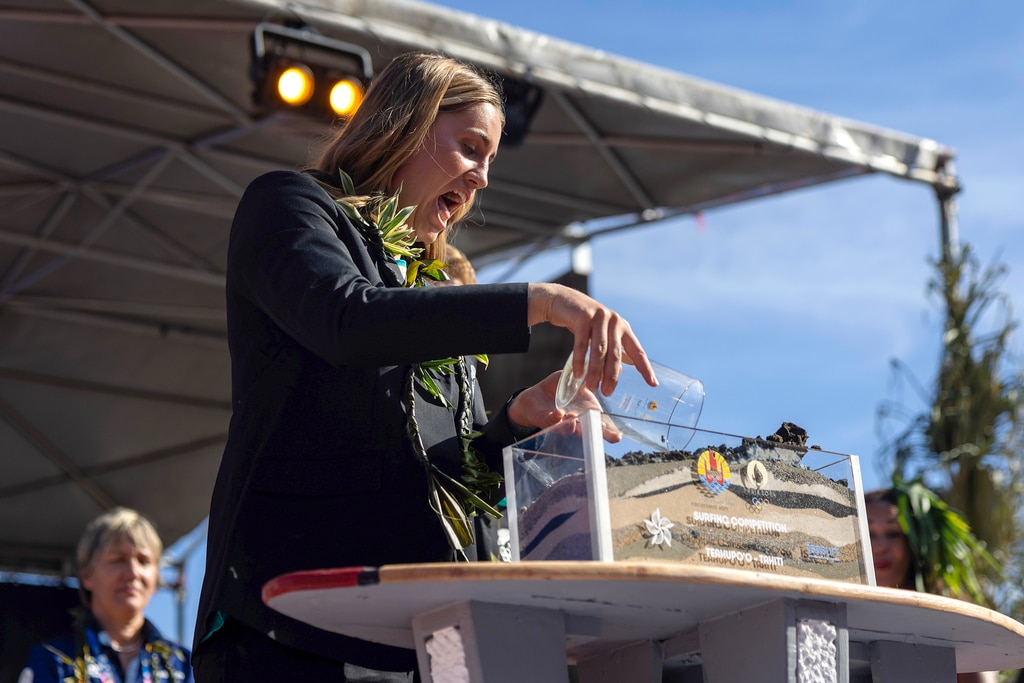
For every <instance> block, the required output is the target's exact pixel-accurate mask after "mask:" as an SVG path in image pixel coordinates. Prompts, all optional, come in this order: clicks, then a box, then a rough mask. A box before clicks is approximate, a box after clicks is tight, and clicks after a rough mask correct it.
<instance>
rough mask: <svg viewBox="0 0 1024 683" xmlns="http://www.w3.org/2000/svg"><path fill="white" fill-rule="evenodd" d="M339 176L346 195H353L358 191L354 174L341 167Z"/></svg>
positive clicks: (342, 189)
mask: <svg viewBox="0 0 1024 683" xmlns="http://www.w3.org/2000/svg"><path fill="white" fill-rule="evenodd" d="M338 177H339V178H340V179H341V191H342V192H344V193H345V195H346V196H349V197H351V196H353V195H354V194H355V193H356V186H355V184H354V183H353V182H352V176H350V175H349V174H348V173H345V171H344V170H342V169H340V168H339V169H338Z"/></svg>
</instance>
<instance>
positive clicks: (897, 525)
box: [864, 488, 996, 683]
mask: <svg viewBox="0 0 1024 683" xmlns="http://www.w3.org/2000/svg"><path fill="white" fill-rule="evenodd" d="M899 500H900V493H899V492H898V491H897V490H896V489H891V488H890V489H878V490H875V491H869V492H868V493H866V494H865V495H864V503H865V506H866V509H867V520H868V535H869V536H870V538H871V556H872V558H873V559H874V565H875V584H876V585H878V586H885V587H887V588H904V589H906V590H916V589H917V579H916V570H915V564H916V558H915V554H914V550H913V548H911V546H910V543H909V542H908V539H907V534H906V533H905V532H904V531H903V523H904V521H903V520H901V519H900V505H899ZM927 589H928V591H929V592H933V593H937V592H938V591H937V590H936V587H935V586H928V587H927ZM956 680H957V683H995V682H996V674H995V672H991V671H979V672H972V673H961V674H957V677H956Z"/></svg>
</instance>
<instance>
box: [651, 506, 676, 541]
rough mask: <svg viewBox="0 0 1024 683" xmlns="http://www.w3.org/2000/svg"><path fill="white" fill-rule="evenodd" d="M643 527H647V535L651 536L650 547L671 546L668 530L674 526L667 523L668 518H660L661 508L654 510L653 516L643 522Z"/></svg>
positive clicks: (670, 534) (670, 536) (670, 533)
mask: <svg viewBox="0 0 1024 683" xmlns="http://www.w3.org/2000/svg"><path fill="white" fill-rule="evenodd" d="M644 526H646V527H647V533H649V534H650V535H651V545H661V544H662V543H664V544H665V545H667V546H671V545H672V532H671V531H670V529H671V528H672V527H674V526H675V524H674V523H672V522H671V521H669V518H668V517H662V516H661V508H655V509H654V514H653V515H651V518H650V519H645V520H644Z"/></svg>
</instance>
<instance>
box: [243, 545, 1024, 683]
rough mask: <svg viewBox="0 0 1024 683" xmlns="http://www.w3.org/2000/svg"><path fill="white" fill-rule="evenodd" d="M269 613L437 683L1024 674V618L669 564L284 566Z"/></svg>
mask: <svg viewBox="0 0 1024 683" xmlns="http://www.w3.org/2000/svg"><path fill="white" fill-rule="evenodd" d="M263 599H264V602H266V604H268V605H269V606H270V607H272V608H274V609H276V610H278V611H280V612H282V613H284V614H286V615H288V616H291V617H293V618H295V619H299V620H300V621H303V622H306V623H309V624H312V625H313V626H317V627H319V628H322V629H326V630H328V631H332V632H335V633H341V634H344V635H348V636H353V637H356V638H362V639H365V640H371V641H375V642H378V643H384V644H388V645H396V646H401V647H406V648H411V649H415V650H416V651H417V656H418V663H419V669H420V674H421V677H422V678H423V680H424V681H425V682H429V681H433V683H452V682H455V681H469V682H470V683H505V682H508V683H513V682H515V683H566V681H568V680H569V678H568V668H567V665H568V664H572V665H574V666H575V671H576V677H577V679H578V680H579V681H580V682H581V683H612V682H615V683H623V682H627V683H648V682H649V683H661V682H662V681H673V682H675V681H679V682H684V683H689V681H705V682H706V683H742V682H745V681H757V682H759V683H763V682H768V683H770V682H772V681H780V682H786V683H788V682H793V683H796V682H798V681H799V682H801V683H802V682H803V681H837V682H839V683H845V682H853V683H859V682H862V681H863V682H872V683H877V682H880V681H882V682H885V683H889V682H896V681H900V682H903V681H929V682H930V681H950V682H951V683H953V682H954V681H955V679H956V675H955V674H956V672H966V671H985V670H1003V669H1016V668H1024V625H1022V624H1021V623H1020V622H1017V621H1016V620H1014V619H1011V618H1010V617H1007V616H1005V615H1003V614H1000V613H998V612H995V611H992V610H989V609H985V608H983V607H979V606H977V605H974V604H970V603H967V602H963V601H960V600H954V599H951V598H944V597H940V596H935V595H928V594H924V593H916V592H913V591H904V590H896V589H889V588H877V587H873V586H863V585H858V584H850V583H842V582H834V581H826V580H823V579H814V578H797V577H791V576H781V575H776V574H769V573H757V572H750V571H743V570H736V569H725V568H715V567H699V566H693V565H684V564H679V563H669V562H665V563H661V562H519V563H509V564H504V563H483V562H479V563H468V564H416V565H388V566H383V567H379V568H367V567H357V568H341V569H328V570H317V571H305V572H297V573H292V574H285V575H283V576H280V577H277V578H275V579H273V580H271V581H270V582H268V583H267V584H266V586H265V587H264V589H263Z"/></svg>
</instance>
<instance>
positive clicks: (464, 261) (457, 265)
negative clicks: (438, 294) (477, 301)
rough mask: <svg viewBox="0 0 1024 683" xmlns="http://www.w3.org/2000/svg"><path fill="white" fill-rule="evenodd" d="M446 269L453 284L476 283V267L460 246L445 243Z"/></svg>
mask: <svg viewBox="0 0 1024 683" xmlns="http://www.w3.org/2000/svg"><path fill="white" fill-rule="evenodd" d="M444 271H445V272H446V273H447V274H448V277H449V278H450V279H449V280H448V282H449V283H451V284H453V285H475V284H476V269H475V268H473V264H472V263H470V261H469V259H468V258H466V255H465V254H463V253H462V251H460V250H459V248H458V247H456V246H454V245H451V244H448V245H445V257H444Z"/></svg>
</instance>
